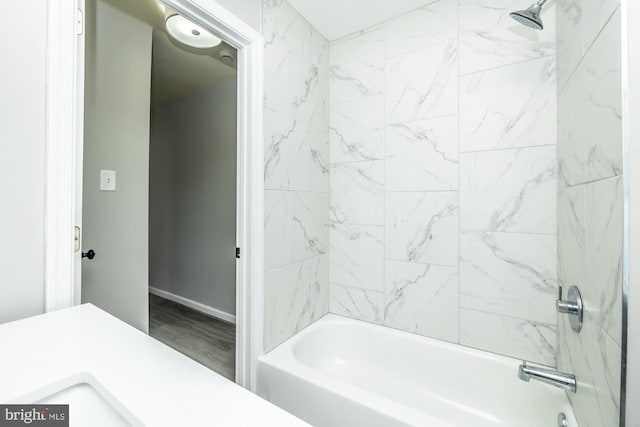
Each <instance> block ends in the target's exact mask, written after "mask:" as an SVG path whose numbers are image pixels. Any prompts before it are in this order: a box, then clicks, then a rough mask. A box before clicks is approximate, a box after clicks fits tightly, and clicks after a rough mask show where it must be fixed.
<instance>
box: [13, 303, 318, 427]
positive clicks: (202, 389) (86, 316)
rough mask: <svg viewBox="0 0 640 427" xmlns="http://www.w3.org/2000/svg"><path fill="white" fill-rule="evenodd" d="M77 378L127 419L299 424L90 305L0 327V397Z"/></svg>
mask: <svg viewBox="0 0 640 427" xmlns="http://www.w3.org/2000/svg"><path fill="white" fill-rule="evenodd" d="M84 380H86V381H87V382H89V384H92V385H93V386H94V387H95V388H96V389H97V390H98V391H100V392H101V393H102V394H103V397H105V398H106V400H108V401H109V403H111V405H112V406H114V407H115V408H116V409H117V410H118V411H120V412H122V413H125V414H128V415H129V416H130V417H126V418H130V421H131V418H133V422H132V424H134V425H136V424H138V425H145V426H151V427H155V426H171V427H175V426H185V427H188V426H207V425H211V426H213V425H215V426H278V427H287V426H306V425H307V424H305V423H304V422H302V421H300V420H298V419H297V418H295V417H294V416H292V415H290V414H288V413H286V412H285V411H283V410H281V409H279V408H277V407H276V406H274V405H272V404H271V403H269V402H267V401H265V400H263V399H261V398H260V397H258V396H256V395H254V394H252V393H250V392H249V391H247V390H245V389H244V388H242V387H240V386H238V385H236V384H234V383H233V382H231V381H228V380H227V379H225V378H223V377H222V376H220V375H218V374H216V373H214V372H213V371H210V370H209V369H207V368H205V367H204V366H202V365H200V364H198V363H196V362H194V361H193V360H191V359H189V358H188V357H186V356H183V355H182V354H180V353H178V352H176V351H175V350H173V349H171V348H169V347H167V346H165V345H164V344H162V343H160V342H159V341H157V340H155V339H153V338H151V337H149V336H147V335H145V334H144V333H142V332H140V331H138V330H137V329H135V328H133V327H131V326H129V325H127V324H125V323H124V322H122V321H120V320H118V319H116V318H115V317H113V316H111V315H109V314H107V313H105V312H104V311H102V310H100V309H98V308H97V307H95V306H93V305H90V304H85V305H81V306H77V307H73V308H70V309H66V310H61V311H57V312H54V313H48V314H44V315H40V316H36V317H31V318H28V319H24V320H19V321H16V322H11V323H7V324H5V325H1V326H0V403H5V404H6V403H25V404H30V403H33V402H35V401H37V400H40V399H42V398H43V397H45V396H48V395H50V394H52V393H55V392H57V391H59V390H61V389H64V388H66V387H68V386H70V385H72V384H73V383H74V382H76V383H77V382H78V381H84ZM71 418H73V409H72V416H71Z"/></svg>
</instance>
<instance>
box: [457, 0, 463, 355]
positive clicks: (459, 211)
mask: <svg viewBox="0 0 640 427" xmlns="http://www.w3.org/2000/svg"><path fill="white" fill-rule="evenodd" d="M456 35H457V37H458V46H457V49H456V50H457V54H458V307H457V315H458V339H457V340H456V343H457V344H458V345H460V335H461V329H462V328H461V326H460V325H461V323H462V318H461V316H460V284H461V274H460V249H461V243H460V235H461V234H462V232H461V229H462V218H461V212H462V209H461V202H462V198H461V197H460V187H461V185H460V182H461V181H462V173H461V171H460V154H461V153H460V135H461V133H462V132H460V124H461V123H462V119H461V117H460V92H461V88H460V60H461V55H460V50H461V49H460V3H459V2H456Z"/></svg>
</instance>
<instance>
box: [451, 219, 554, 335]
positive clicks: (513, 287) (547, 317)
mask: <svg viewBox="0 0 640 427" xmlns="http://www.w3.org/2000/svg"><path fill="white" fill-rule="evenodd" d="M556 258H557V255H556V239H555V236H544V235H535V234H520V233H518V234H512V233H487V232H477V231H474V232H469V231H466V232H462V234H461V238H460V306H461V307H465V308H471V309H475V310H478V311H485V312H491V313H495V314H502V315H506V316H511V317H517V318H521V319H527V320H535V321H538V322H542V323H549V324H555V323H556V310H555V301H556V299H557V298H558V288H557V281H556Z"/></svg>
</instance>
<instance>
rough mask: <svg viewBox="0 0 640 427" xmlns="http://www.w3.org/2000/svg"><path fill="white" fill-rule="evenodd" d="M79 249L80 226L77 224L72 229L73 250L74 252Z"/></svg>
mask: <svg viewBox="0 0 640 427" xmlns="http://www.w3.org/2000/svg"><path fill="white" fill-rule="evenodd" d="M79 250H80V227H78V226H77V225H76V226H75V228H74V229H73V252H74V253H76V252H78V251H79Z"/></svg>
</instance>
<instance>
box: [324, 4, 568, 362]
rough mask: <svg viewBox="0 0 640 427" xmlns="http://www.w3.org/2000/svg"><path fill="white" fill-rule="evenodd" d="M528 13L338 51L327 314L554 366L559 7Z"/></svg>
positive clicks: (471, 11)
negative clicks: (530, 17)
mask: <svg viewBox="0 0 640 427" xmlns="http://www.w3.org/2000/svg"><path fill="white" fill-rule="evenodd" d="M520 3H522V4H520ZM518 6H527V1H523V2H514V1H513V0H489V1H484V2H477V1H471V0H459V1H458V0H440V1H434V2H432V3H430V4H428V5H427V6H425V7H423V8H420V9H418V10H415V11H412V12H410V13H407V14H405V15H402V16H400V17H397V18H394V19H392V20H390V21H387V22H385V23H382V24H380V25H378V26H375V27H372V28H369V29H366V30H364V31H362V32H360V33H358V34H355V35H352V36H349V37H346V38H344V39H340V40H337V41H335V42H332V43H331V48H330V67H329V75H330V80H329V87H330V90H329V93H330V95H329V98H330V108H329V110H330V113H329V126H330V150H329V159H330V180H331V184H330V205H331V210H330V232H329V247H330V249H329V259H330V261H329V262H330V265H329V281H330V291H329V299H330V303H329V309H330V311H331V312H333V313H336V314H341V315H345V316H349V317H353V318H356V319H361V320H366V321H369V322H374V323H379V324H382V325H386V326H389V327H393V328H397V329H402V330H405V331H409V332H413V333H417V334H421V335H426V336H429V337H433V338H438V339H442V340H446V341H450V342H453V343H459V344H462V345H466V346H470V347H475V348H479V349H483V350H488V351H492V352H496V353H501V354H505V355H509V356H513V357H518V358H523V359H527V360H530V361H535V362H539V363H543V364H546V365H553V366H554V365H555V363H556V362H555V355H556V350H555V347H556V313H555V306H554V303H555V300H556V298H557V295H558V290H557V280H556V257H557V251H556V177H557V158H556V72H555V32H554V31H555V10H554V8H553V7H549V8H547V9H546V10H545V12H544V13H543V19H544V20H545V22H546V24H547V25H546V26H547V29H545V30H544V31H542V32H536V31H534V30H531V29H527V28H524V27H522V26H520V25H519V24H517V23H516V22H514V21H513V20H511V18H510V17H509V12H511V11H512V10H513V9H514V8H518Z"/></svg>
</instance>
